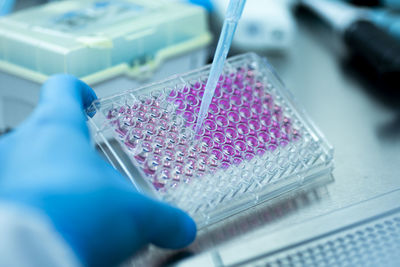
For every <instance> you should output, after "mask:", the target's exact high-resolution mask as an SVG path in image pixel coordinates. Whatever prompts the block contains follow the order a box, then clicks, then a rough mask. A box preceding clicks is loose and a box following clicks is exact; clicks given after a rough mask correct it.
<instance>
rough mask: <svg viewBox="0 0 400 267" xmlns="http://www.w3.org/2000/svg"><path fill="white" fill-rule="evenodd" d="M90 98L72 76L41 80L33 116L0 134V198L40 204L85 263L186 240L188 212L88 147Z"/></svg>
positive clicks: (190, 230) (111, 261)
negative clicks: (146, 191) (152, 195)
mask: <svg viewBox="0 0 400 267" xmlns="http://www.w3.org/2000/svg"><path fill="white" fill-rule="evenodd" d="M95 98H96V96H95V94H94V92H93V91H92V90H91V89H90V88H89V87H88V86H87V85H86V84H84V83H83V82H81V81H79V80H77V79H76V78H74V77H72V76H67V75H58V76H55V77H52V78H51V79H50V80H48V81H47V82H46V83H45V84H44V85H43V88H42V91H41V100H40V103H39V105H38V107H37V109H36V110H35V112H34V113H33V114H32V116H31V117H30V118H29V119H28V120H27V121H26V122H24V123H23V124H22V125H21V126H20V127H19V128H18V129H17V130H16V131H14V132H11V133H9V134H8V135H7V136H5V137H3V138H1V139H0V201H1V200H5V201H13V202H15V203H19V204H23V205H26V206H29V207H33V208H36V209H37V210H39V211H42V212H43V213H44V214H46V215H47V216H48V217H49V218H50V220H51V221H52V222H53V224H54V226H55V228H56V229H57V230H58V231H59V232H60V233H61V235H62V236H63V237H64V238H65V240H66V241H67V242H68V243H69V244H70V246H71V247H72V249H73V250H74V251H75V253H76V254H77V256H78V258H80V259H81V261H82V263H83V264H85V265H89V266H110V265H115V264H118V263H120V262H121V261H123V260H126V259H127V258H128V257H129V256H131V255H132V254H133V253H134V252H135V251H137V250H138V249H139V248H140V247H142V246H143V245H145V244H147V243H149V242H152V243H154V244H156V245H158V246H161V247H166V248H180V247H183V246H185V245H188V244H189V243H190V242H191V241H193V239H194V237H195V234H196V226H195V224H194V222H193V221H192V219H191V218H190V217H188V216H187V215H186V214H185V213H184V212H182V211H180V210H178V209H175V208H173V207H170V206H168V205H166V204H164V203H160V202H157V201H154V200H151V199H149V198H147V197H145V196H143V195H141V194H139V193H137V192H136V191H135V190H134V189H133V186H132V185H131V184H130V183H129V182H128V181H127V179H126V178H125V177H123V176H121V175H120V174H119V173H118V172H117V171H116V170H114V169H113V168H112V167H111V166H110V165H109V164H107V163H106V162H105V161H103V159H102V158H101V157H100V156H99V155H98V154H97V153H96V152H95V149H94V148H93V147H92V146H91V144H90V138H89V133H88V129H87V126H86V122H85V115H84V113H83V112H82V110H83V108H85V107H87V106H88V105H89V104H90V103H91V102H92V101H93V100H94V99H95ZM21 253H23V252H21Z"/></svg>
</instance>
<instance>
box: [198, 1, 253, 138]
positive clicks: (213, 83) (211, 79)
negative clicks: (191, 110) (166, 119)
mask: <svg viewBox="0 0 400 267" xmlns="http://www.w3.org/2000/svg"><path fill="white" fill-rule="evenodd" d="M245 3H246V0H231V1H230V2H229V6H228V9H227V12H226V16H225V20H224V25H223V27H222V30H221V34H220V36H219V40H218V45H217V49H216V50H215V54H214V60H213V63H212V65H211V70H210V74H209V76H208V80H207V84H206V88H205V90H204V95H203V98H202V100H201V106H200V111H199V115H198V117H197V123H196V128H195V131H196V133H198V132H199V131H200V129H201V127H202V125H203V122H204V119H205V118H206V115H207V112H208V108H209V107H210V104H211V100H212V98H213V96H214V92H215V88H216V87H217V83H218V79H219V77H220V75H221V73H222V70H223V68H224V63H225V60H226V57H227V55H228V52H229V48H230V47H231V43H232V40H233V36H234V34H235V30H236V26H237V23H238V21H239V19H240V17H241V15H242V12H243V8H244V5H245Z"/></svg>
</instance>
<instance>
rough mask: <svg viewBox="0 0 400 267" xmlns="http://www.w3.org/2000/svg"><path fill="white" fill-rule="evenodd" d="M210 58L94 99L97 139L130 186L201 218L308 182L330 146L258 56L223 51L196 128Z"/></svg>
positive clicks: (324, 166)
mask: <svg viewBox="0 0 400 267" xmlns="http://www.w3.org/2000/svg"><path fill="white" fill-rule="evenodd" d="M209 69H210V67H209V66H207V67H204V68H201V69H198V70H195V71H192V72H190V73H187V74H183V75H179V76H173V77H171V78H170V79H168V80H165V81H162V82H159V83H154V84H151V85H149V86H145V87H142V88H139V89H137V90H131V91H126V92H124V93H121V94H118V95H115V96H112V97H108V98H103V99H99V100H96V101H95V102H94V103H93V104H92V105H91V107H89V109H88V110H87V113H88V114H90V115H92V116H93V114H94V113H95V115H94V116H93V117H91V118H90V116H89V122H90V125H91V127H92V130H93V132H94V136H95V138H96V142H97V144H98V145H99V146H100V147H101V148H102V150H103V152H104V154H105V155H106V156H107V158H108V159H109V161H110V162H111V163H112V164H113V166H114V167H115V168H117V169H118V170H120V171H122V172H123V173H125V174H126V176H128V177H129V178H130V180H131V181H132V183H133V184H134V185H135V187H136V188H137V189H138V190H139V191H141V192H143V193H144V194H148V195H150V196H153V197H155V198H159V199H161V200H164V201H166V202H168V203H171V204H173V205H176V206H178V207H180V208H182V209H184V210H186V211H187V212H188V213H189V214H190V215H192V216H193V217H194V219H195V220H196V222H197V223H198V226H199V227H203V226H204V225H207V224H209V223H212V222H215V221H218V220H221V219H223V218H225V217H227V216H230V215H232V214H234V213H237V212H239V211H241V210H244V209H247V208H249V207H251V206H253V205H256V204H257V203H259V202H262V201H265V200H267V199H270V198H272V197H275V196H277V195H279V194H282V193H285V192H288V191H291V190H293V189H296V188H299V187H301V186H302V185H305V184H309V183H311V182H316V181H318V179H320V177H322V176H323V175H324V174H329V173H330V172H331V169H332V159H333V150H332V148H331V146H330V145H329V144H328V143H327V141H326V140H325V139H324V137H323V136H322V135H321V134H320V133H319V131H318V130H317V129H316V128H315V126H314V125H313V123H312V122H311V121H310V120H309V118H308V117H307V115H306V114H305V113H304V112H303V110H302V109H301V108H299V107H298V105H297V104H296V103H295V102H294V100H293V97H292V95H291V94H290V93H289V91H287V90H286V89H285V88H284V87H283V85H282V83H281V82H280V80H279V79H278V77H277V76H276V75H275V73H274V72H273V71H272V70H271V68H270V66H269V65H268V63H267V61H266V60H263V59H261V58H259V57H258V56H257V55H255V54H244V55H240V56H236V57H233V58H231V59H229V60H228V61H227V63H226V65H225V68H224V73H223V75H221V77H220V80H219V84H218V86H217V88H216V92H215V95H214V98H213V100H212V103H211V106H210V109H209V112H208V116H207V118H206V120H205V123H204V127H203V129H202V130H201V131H200V132H198V133H195V132H194V128H195V123H196V119H197V114H198V111H199V108H200V102H201V97H202V94H203V91H204V87H205V84H206V79H207V77H208V73H209Z"/></svg>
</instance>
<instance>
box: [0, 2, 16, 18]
mask: <svg viewBox="0 0 400 267" xmlns="http://www.w3.org/2000/svg"><path fill="white" fill-rule="evenodd" d="M14 5H15V0H0V16H3V15H7V14H9V13H11V11H12V10H13V8H14Z"/></svg>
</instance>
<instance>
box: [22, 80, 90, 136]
mask: <svg viewBox="0 0 400 267" xmlns="http://www.w3.org/2000/svg"><path fill="white" fill-rule="evenodd" d="M96 98H97V97H96V94H95V93H94V91H93V90H92V89H91V88H90V87H89V86H88V85H87V84H85V83H84V82H82V81H80V80H78V79H77V78H75V77H74V76H71V75H64V74H59V75H55V76H52V77H51V78H50V79H49V80H47V81H46V82H45V83H44V84H43V86H42V89H41V95H40V101H39V105H38V107H37V108H36V110H35V112H34V114H33V115H32V117H31V118H30V120H29V121H30V122H33V123H38V124H40V125H41V126H44V125H49V124H56V125H58V126H60V125H62V126H67V127H73V128H75V129H78V130H80V131H82V132H84V133H85V134H86V135H87V127H86V123H85V121H86V117H85V115H84V112H83V109H85V108H87V107H88V106H89V105H90V104H91V103H92V101H93V100H95V99H96Z"/></svg>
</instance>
